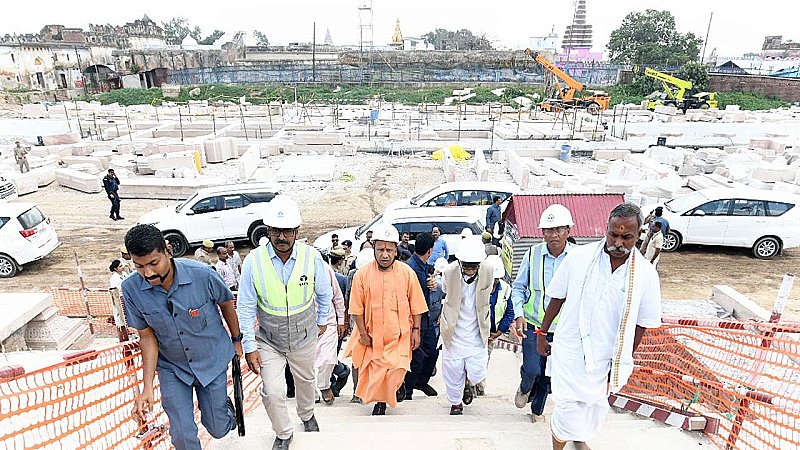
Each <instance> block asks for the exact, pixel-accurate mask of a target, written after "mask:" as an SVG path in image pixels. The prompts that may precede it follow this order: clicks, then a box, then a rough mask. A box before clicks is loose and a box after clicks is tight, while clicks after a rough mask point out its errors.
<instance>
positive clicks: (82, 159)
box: [61, 156, 108, 170]
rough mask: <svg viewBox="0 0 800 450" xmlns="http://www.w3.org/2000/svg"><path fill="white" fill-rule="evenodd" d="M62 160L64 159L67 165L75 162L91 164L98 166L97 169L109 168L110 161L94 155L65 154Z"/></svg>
mask: <svg viewBox="0 0 800 450" xmlns="http://www.w3.org/2000/svg"><path fill="white" fill-rule="evenodd" d="M61 161H63V162H64V164H66V165H67V166H72V165H75V164H91V165H93V166H95V167H97V170H108V161H106V160H104V159H101V158H96V157H94V156H65V157H63V158H61Z"/></svg>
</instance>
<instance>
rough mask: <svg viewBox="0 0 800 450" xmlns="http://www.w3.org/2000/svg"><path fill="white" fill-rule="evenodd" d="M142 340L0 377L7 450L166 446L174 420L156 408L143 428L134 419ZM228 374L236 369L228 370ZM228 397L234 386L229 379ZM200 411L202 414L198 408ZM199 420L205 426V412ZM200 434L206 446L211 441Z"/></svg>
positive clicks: (247, 387)
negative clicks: (170, 425) (203, 419)
mask: <svg viewBox="0 0 800 450" xmlns="http://www.w3.org/2000/svg"><path fill="white" fill-rule="evenodd" d="M141 368H142V360H141V354H140V352H139V345H138V343H137V342H127V343H124V344H118V345H116V346H113V347H110V348H107V349H104V350H97V351H94V350H89V351H82V352H78V353H75V354H73V355H71V356H66V357H65V361H64V362H63V363H60V364H58V365H55V366H50V367H47V368H44V369H41V370H37V371H35V372H31V373H22V374H21V373H19V372H18V371H13V370H7V371H3V372H2V375H3V376H4V377H6V378H5V379H0V448H2V449H8V450H12V449H20V450H21V449H50V448H59V449H65V450H72V449H75V450H77V449H109V448H114V449H168V448H172V445H171V444H170V442H169V435H168V432H167V429H168V419H167V416H166V414H165V413H164V411H163V409H162V408H161V405H160V394H159V389H158V387H157V386H158V375H156V382H155V383H156V389H155V395H154V397H155V400H156V403H157V404H156V406H155V407H154V409H153V412H152V413H151V414H150V420H149V422H148V423H147V424H145V426H142V427H140V426H139V425H138V424H137V423H136V422H135V421H134V420H133V418H132V414H131V411H132V409H133V400H134V398H135V397H136V395H137V394H138V393H139V392H140V390H141V389H142V383H141V382H140V380H141V377H142V371H141ZM228 373H230V369H229V370H228ZM242 381H243V386H244V404H245V412H248V411H250V410H252V409H253V408H254V407H255V406H256V405H257V404H260V396H259V393H258V391H259V387H260V385H261V381H260V378H259V377H258V376H257V375H255V374H254V373H253V372H251V371H250V370H249V369H248V368H247V364H244V363H243V364H242ZM228 390H229V395H230V396H231V397H232V396H233V393H232V392H233V388H232V385H231V382H230V380H229V383H228ZM196 411H197V410H196ZM196 421H197V422H198V423H199V422H200V417H199V412H198V413H197V417H196ZM199 428H200V430H201V436H200V438H201V441H202V442H203V443H204V444H206V443H208V442H209V441H210V440H211V437H210V436H209V435H208V434H207V433H206V432H205V430H204V429H203V427H202V426H201V427H199Z"/></svg>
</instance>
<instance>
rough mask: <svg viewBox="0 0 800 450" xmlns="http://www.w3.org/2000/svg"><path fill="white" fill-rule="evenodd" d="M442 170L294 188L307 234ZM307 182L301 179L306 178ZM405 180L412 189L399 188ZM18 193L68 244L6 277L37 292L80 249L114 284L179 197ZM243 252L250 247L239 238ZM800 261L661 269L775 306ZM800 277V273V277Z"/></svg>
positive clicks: (690, 284) (91, 268) (691, 258)
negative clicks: (145, 222) (129, 236)
mask: <svg viewBox="0 0 800 450" xmlns="http://www.w3.org/2000/svg"><path fill="white" fill-rule="evenodd" d="M440 177H441V175H440V172H439V169H438V166H436V165H430V164H427V165H422V166H421V167H414V165H413V164H406V165H402V166H398V165H397V164H396V163H393V162H390V161H387V162H385V163H383V164H379V165H378V167H377V168H376V169H375V170H371V173H370V175H369V179H368V180H363V181H362V183H359V184H358V185H357V186H353V187H352V188H342V187H341V185H340V184H333V185H332V186H328V187H322V188H319V189H314V188H312V189H309V188H308V187H307V186H306V187H305V188H302V189H299V190H296V188H295V187H294V186H291V185H289V186H287V192H289V193H292V194H295V193H296V194H297V196H296V198H298V199H299V201H300V203H301V209H302V210H303V218H304V225H303V227H302V229H301V233H302V235H304V236H303V237H307V238H308V239H309V241H313V240H314V239H315V238H316V237H317V236H319V235H320V234H322V233H325V232H327V231H330V230H332V229H336V228H340V227H342V226H345V225H348V226H353V225H361V224H363V223H365V222H366V221H367V220H369V219H370V218H372V217H373V216H374V215H375V214H376V213H378V212H381V211H383V208H384V207H385V206H386V204H388V203H389V202H390V201H393V200H396V199H399V198H402V197H405V196H407V195H409V192H418V191H420V190H421V189H422V188H424V187H425V186H428V185H431V184H435V183H436V182H438V181H439V179H440ZM301 184H302V183H297V185H301ZM398 185H403V186H405V187H406V189H398V188H397V186H398ZM18 201H25V202H33V203H37V204H38V205H39V207H40V208H41V209H42V210H43V211H44V212H45V213H46V214H47V215H48V216H49V217H50V218H51V220H52V221H53V223H54V225H55V227H56V230H57V232H58V235H59V238H60V239H61V240H62V242H63V245H62V246H61V247H60V248H58V249H57V250H56V251H55V252H54V253H53V254H51V255H50V256H48V257H47V258H45V259H44V260H42V261H39V262H36V263H33V264H30V265H28V266H27V267H26V268H25V270H23V271H22V272H21V273H20V274H19V275H17V276H16V277H15V278H12V279H4V280H0V291H4V292H10V291H16V292H31V291H41V290H47V289H49V288H51V287H79V286H80V282H79V278H78V271H77V267H76V263H75V254H76V253H77V256H78V260H79V261H80V265H81V268H82V271H83V274H84V278H85V282H86V286H87V287H90V288H105V287H107V283H108V279H109V272H108V265H109V263H110V261H111V260H112V259H114V258H117V257H119V253H118V249H119V246H120V245H121V244H122V242H123V238H124V235H125V232H126V231H127V230H128V229H129V228H130V227H131V226H132V225H133V224H135V222H136V220H137V218H138V217H139V216H140V215H142V214H143V213H144V212H146V211H149V210H151V209H154V208H158V207H161V206H166V205H169V204H173V203H175V202H173V201H163V200H123V201H122V216H123V217H125V220H122V221H118V222H114V221H112V220H111V219H109V218H108V209H109V202H108V200H107V199H106V197H105V195H103V194H94V195H90V194H84V193H80V192H76V191H72V190H69V189H65V188H62V187H59V186H57V185H55V184H54V185H51V186H50V187H48V188H45V189H42V190H40V191H38V192H35V193H33V194H29V195H26V196H24V197H22V198H21V199H20V200H18ZM240 246H241V247H242V248H241V249H240V250H242V252H243V253H246V252H247V251H249V247H248V246H247V245H245V244H244V243H242V244H240ZM798 268H800V249H795V250H791V251H787V252H786V253H785V255H784V256H782V257H779V258H776V259H774V260H771V261H761V260H758V259H755V258H754V257H752V256H751V255H750V253H749V251H748V250H745V249H730V248H723V247H700V246H687V247H686V248H683V249H681V250H680V251H679V252H677V253H671V254H665V255H664V256H663V257H662V261H661V266H660V267H659V272H660V274H661V281H662V290H663V296H664V298H665V299H675V300H682V299H708V298H710V297H711V291H712V287H713V286H714V285H715V284H728V285H730V286H732V287H733V288H735V289H736V290H738V291H739V292H741V293H743V294H745V295H747V296H749V297H750V298H752V299H753V300H755V301H756V302H758V303H759V304H761V305H762V306H764V307H765V308H767V309H768V310H770V309H771V308H772V304H773V302H774V300H775V297H776V295H777V293H778V289H779V287H780V283H781V280H782V277H783V274H784V273H787V272H796V271H797V269H798ZM797 284H798V285H800V281H798V283H797ZM798 297H800V287H797V286H795V288H794V290H793V292H792V296H791V300H790V302H789V305H788V307H787V311H786V313H785V316H784V317H785V318H786V319H789V320H800V299H799V298H798Z"/></svg>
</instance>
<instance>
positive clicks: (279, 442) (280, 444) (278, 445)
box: [272, 435, 294, 450]
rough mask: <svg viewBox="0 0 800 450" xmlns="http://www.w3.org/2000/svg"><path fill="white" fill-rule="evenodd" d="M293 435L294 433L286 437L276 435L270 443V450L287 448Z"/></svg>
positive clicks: (287, 449) (286, 449) (284, 449)
mask: <svg viewBox="0 0 800 450" xmlns="http://www.w3.org/2000/svg"><path fill="white" fill-rule="evenodd" d="M293 437H294V435H292V436H289V437H288V438H286V439H281V438H279V437H276V438H275V442H273V443H272V450H289V443H291V442H292V438H293Z"/></svg>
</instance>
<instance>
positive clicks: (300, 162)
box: [276, 155, 336, 182]
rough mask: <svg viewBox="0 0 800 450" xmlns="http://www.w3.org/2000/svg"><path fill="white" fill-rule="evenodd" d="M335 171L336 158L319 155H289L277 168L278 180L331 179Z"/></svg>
mask: <svg viewBox="0 0 800 450" xmlns="http://www.w3.org/2000/svg"><path fill="white" fill-rule="evenodd" d="M335 173H336V158H335V157H334V156H319V155H290V156H287V157H286V159H285V160H284V161H283V164H281V167H280V168H279V169H278V173H277V175H276V176H277V180H278V181H284V182H289V181H331V180H333V176H334V174H335Z"/></svg>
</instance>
